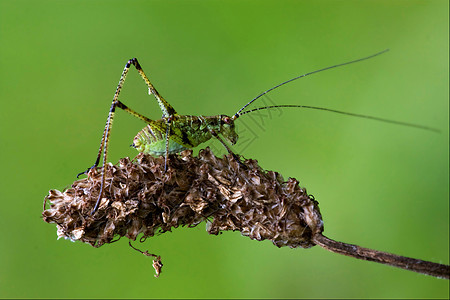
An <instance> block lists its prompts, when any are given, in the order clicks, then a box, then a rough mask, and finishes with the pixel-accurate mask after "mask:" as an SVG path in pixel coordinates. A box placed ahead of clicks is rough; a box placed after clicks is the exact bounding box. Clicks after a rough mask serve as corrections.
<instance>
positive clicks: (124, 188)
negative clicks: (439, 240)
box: [42, 148, 450, 278]
mask: <svg viewBox="0 0 450 300" xmlns="http://www.w3.org/2000/svg"><path fill="white" fill-rule="evenodd" d="M101 176H102V173H101V169H92V170H90V171H89V173H88V177H87V178H85V179H81V180H77V181H75V182H74V183H73V185H72V187H71V188H70V189H67V190H65V191H64V192H60V191H57V190H51V191H50V192H49V195H48V196H46V198H45V202H44V211H43V213H42V215H43V219H44V221H46V222H48V223H56V224H57V228H58V230H57V234H58V238H60V237H64V238H66V239H70V240H72V241H76V240H78V241H82V242H85V243H89V244H90V245H92V246H94V247H100V246H102V245H104V244H105V243H111V242H113V241H115V238H117V237H122V236H125V237H127V238H129V239H130V240H133V241H134V240H136V238H137V236H138V235H139V234H142V237H141V239H140V240H141V241H143V240H145V239H146V238H148V237H152V236H154V235H155V234H156V233H163V232H166V231H171V229H172V228H177V227H178V226H188V227H194V226H196V225H198V224H199V223H201V222H202V221H205V220H208V228H207V231H208V233H210V234H215V235H217V234H219V233H220V232H221V231H225V230H232V231H240V232H241V234H242V235H244V236H248V237H250V238H251V239H255V240H258V241H262V240H271V241H272V242H273V243H274V244H275V245H276V246H278V247H282V246H289V247H291V248H296V247H301V248H310V247H312V246H314V245H316V244H317V245H320V246H321V247H324V248H326V249H328V250H330V251H333V252H338V253H341V254H344V255H350V256H353V257H356V258H360V259H365V260H372V261H377V262H381V263H385V264H390V265H394V266H397V267H401V268H404V269H410V270H413V271H416V272H421V273H425V274H429V275H433V276H437V277H444V278H445V277H446V278H448V276H449V273H450V272H449V267H448V266H445V265H440V264H434V263H431V262H423V261H419V262H423V263H425V265H423V264H420V263H419V264H418V265H417V261H418V260H414V259H412V258H404V257H400V256H396V255H393V254H389V253H384V252H379V251H376V250H370V249H366V248H361V247H359V246H356V245H349V244H344V243H340V242H336V241H333V240H330V239H328V238H326V237H324V236H323V235H322V232H323V222H322V216H321V214H320V211H319V207H318V202H317V201H316V200H314V197H312V196H311V195H308V193H307V192H306V189H304V188H301V187H300V186H299V184H298V181H297V180H295V179H293V178H289V179H288V180H287V181H285V180H284V179H283V177H282V176H281V175H280V174H279V173H277V172H273V171H265V170H263V169H262V168H261V167H259V166H258V163H257V161H256V160H246V161H245V162H244V163H242V162H239V161H237V160H236V159H235V158H234V157H233V156H232V155H228V156H224V157H223V158H217V157H215V156H214V155H213V153H212V152H211V151H210V150H209V148H207V149H205V150H201V151H200V153H199V154H198V156H197V157H193V156H192V151H191V150H186V151H184V152H182V153H181V154H180V155H171V156H170V160H169V169H168V170H167V172H164V157H152V156H149V155H145V154H139V155H138V156H137V157H136V158H135V159H134V160H133V161H132V160H130V159H129V158H123V159H121V160H120V161H119V163H118V164H117V165H111V164H109V165H108V166H107V168H106V174H105V176H106V181H105V184H106V185H105V187H104V194H103V195H104V197H103V199H102V200H101V203H100V206H99V208H98V210H97V211H95V213H94V214H92V212H93V211H94V206H95V203H96V201H97V198H98V196H99V193H100V185H101ZM47 201H49V202H50V208H48V209H46V208H45V206H46V202H47ZM130 245H131V244H130ZM132 247H133V246H132ZM133 248H134V247H133ZM134 249H136V248H134ZM136 250H138V249H136ZM138 251H139V252H141V253H142V254H144V255H146V256H153V257H155V260H154V261H153V266H154V268H155V270H156V272H157V275H156V276H159V273H160V272H161V268H162V262H161V257H160V256H158V255H156V254H151V253H149V252H148V251H145V252H143V251H140V250H138ZM380 253H381V254H383V255H384V256H382V259H379V258H380V257H381V256H380ZM386 255H387V256H386ZM389 255H390V256H389ZM377 257H378V258H377ZM399 257H400V258H404V259H409V260H414V263H415V264H416V266H413V267H411V261H407V263H406V264H405V263H398V264H396V263H395V261H394V262H392V260H398V258H399ZM429 264H432V265H429ZM419 265H420V266H421V267H420V268H419V267H418V266H419ZM417 268H419V269H420V270H416V269H417ZM430 268H431V269H433V270H432V271H429V269H430ZM424 270H425V271H424ZM436 270H437V271H436Z"/></svg>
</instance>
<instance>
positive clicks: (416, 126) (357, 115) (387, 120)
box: [239, 105, 441, 132]
mask: <svg viewBox="0 0 450 300" xmlns="http://www.w3.org/2000/svg"><path fill="white" fill-rule="evenodd" d="M285 107H296V108H308V109H316V110H323V111H329V112H334V113H338V114H343V115H347V116H352V117H358V118H365V119H372V120H376V121H381V122H385V123H391V124H396V125H403V126H408V127H414V128H419V129H424V130H429V131H433V132H441V131H440V130H439V129H435V128H432V127H428V126H423V125H418V124H413V123H407V122H400V121H395V120H390V119H384V118H379V117H373V116H367V115H361V114H355V113H350V112H345V111H340V110H335V109H330V108H324V107H317V106H309V105H271V106H264V107H258V108H254V109H251V110H247V111H244V112H241V113H240V114H239V116H242V115H245V114H248V113H251V112H255V111H258V110H262V109H271V108H285Z"/></svg>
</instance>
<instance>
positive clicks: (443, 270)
mask: <svg viewBox="0 0 450 300" xmlns="http://www.w3.org/2000/svg"><path fill="white" fill-rule="evenodd" d="M313 241H314V242H315V243H316V244H317V245H319V246H320V247H322V248H324V249H326V250H328V251H331V252H335V253H339V254H343V255H347V256H351V257H354V258H358V259H362V260H368V261H374V262H377V263H380V264H385V265H389V266H393V267H397V268H402V269H405V270H409V271H413V272H417V273H422V274H426V275H430V276H434V277H437V278H443V279H449V278H450V266H448V265H443V264H438V263H433V262H429V261H424V260H420V259H415V258H410V257H405V256H400V255H395V254H392V253H387V252H382V251H378V250H373V249H368V248H363V247H360V246H357V245H352V244H346V243H343V242H337V241H334V240H332V239H329V238H327V237H326V236H324V235H322V234H321V233H317V234H315V235H314V237H313Z"/></svg>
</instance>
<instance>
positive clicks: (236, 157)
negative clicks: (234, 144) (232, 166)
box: [209, 129, 247, 168]
mask: <svg viewBox="0 0 450 300" xmlns="http://www.w3.org/2000/svg"><path fill="white" fill-rule="evenodd" d="M209 131H210V132H211V134H212V136H214V137H215V138H216V139H218V140H219V142H220V143H221V144H222V145H223V146H224V147H225V149H227V151H228V153H229V154H230V155H232V156H233V158H234V159H235V160H236V161H237V162H238V163H239V164H240V165H241V166H242V167H245V168H246V167H247V166H246V165H245V164H244V163H243V162H242V161H241V159H240V158H239V156H238V155H237V154H236V153H234V152H233V150H231V148H230V147H228V145H227V144H226V143H225V141H224V140H223V139H222V138H221V137H220V136H219V135H218V134H217V132H216V131H215V130H214V129H210V130H209Z"/></svg>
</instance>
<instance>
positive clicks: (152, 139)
mask: <svg viewBox="0 0 450 300" xmlns="http://www.w3.org/2000/svg"><path fill="white" fill-rule="evenodd" d="M133 147H135V148H136V150H137V151H139V152H142V153H146V154H153V155H164V154H165V153H166V137H165V134H164V133H163V132H162V131H156V130H152V129H151V127H150V125H147V126H146V127H144V129H142V130H141V131H139V132H138V134H137V135H136V137H135V138H134V140H133ZM185 149H187V147H185V146H183V145H180V144H178V143H177V142H175V141H173V140H171V139H169V151H168V152H169V154H173V153H178V152H181V151H183V150H185Z"/></svg>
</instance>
